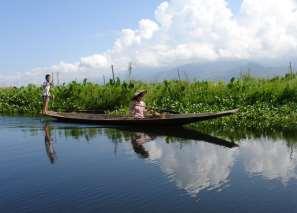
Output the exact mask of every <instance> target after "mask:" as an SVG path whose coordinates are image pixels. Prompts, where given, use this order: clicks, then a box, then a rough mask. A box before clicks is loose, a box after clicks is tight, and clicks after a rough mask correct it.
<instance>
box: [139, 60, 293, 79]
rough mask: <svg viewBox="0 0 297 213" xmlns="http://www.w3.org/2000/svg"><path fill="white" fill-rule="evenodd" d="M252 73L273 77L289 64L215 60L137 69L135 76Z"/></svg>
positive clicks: (200, 76) (197, 76)
mask: <svg viewBox="0 0 297 213" xmlns="http://www.w3.org/2000/svg"><path fill="white" fill-rule="evenodd" d="M247 72H248V73H250V74H251V75H253V76H258V77H273V76H276V75H284V74H286V73H288V72H289V65H287V66H285V65H280V66H265V65H261V64H259V63H256V62H250V61H244V60H236V61H235V60H229V61H215V62H208V63H197V64H187V65H183V66H179V67H176V68H173V69H167V70H162V69H158V70H141V72H137V70H136V71H135V72H134V73H133V78H134V79H137V80H145V81H160V80H165V79H168V80H169V79H179V76H180V78H181V79H183V80H224V81H229V80H230V79H231V78H232V77H239V76H240V74H242V73H247ZM178 73H179V75H178Z"/></svg>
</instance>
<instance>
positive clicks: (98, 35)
mask: <svg viewBox="0 0 297 213" xmlns="http://www.w3.org/2000/svg"><path fill="white" fill-rule="evenodd" d="M161 2H163V1H162V0H125V1H122V0H75V1H70V0H43V1H41V0H9V1H8V0H6V1H4V0H0V5H1V6H0V26H1V27H0V35H1V36H0V59H1V60H0V73H5V72H10V73H11V72H14V71H29V70H30V69H33V68H35V67H45V66H51V65H53V64H57V63H59V62H60V61H66V62H74V61H78V60H79V58H80V57H82V56H88V55H91V54H94V53H98V52H102V51H105V50H107V49H110V48H111V47H112V45H113V42H114V40H115V39H116V38H117V37H119V34H120V30H121V29H123V28H132V29H135V28H137V24H138V21H139V20H141V19H143V18H150V19H153V17H154V11H155V9H156V7H157V6H158V5H159V4H160V3H161ZM240 3H241V0H229V4H230V6H231V8H232V10H233V11H235V13H236V11H238V8H239V6H240Z"/></svg>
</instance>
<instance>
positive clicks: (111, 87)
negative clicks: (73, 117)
mask: <svg viewBox="0 0 297 213" xmlns="http://www.w3.org/2000/svg"><path fill="white" fill-rule="evenodd" d="M139 89H146V90H147V91H148V94H147V95H146V97H145V101H146V103H147V105H149V106H151V107H154V108H158V109H168V110H172V111H177V112H183V113H197V112H205V111H222V110H226V109H233V108H240V113H238V115H236V116H231V117H227V118H224V119H218V120H216V121H208V122H207V123H206V124H207V125H205V123H204V124H198V125H203V128H213V127H216V128H217V129H223V128H226V127H227V128H229V129H232V128H233V129H234V131H235V130H236V129H238V128H245V129H253V128H257V129H259V128H264V129H265V128H266V129H279V130H282V129H295V128H297V75H294V74H288V75H286V76H283V77H275V78H272V79H260V78H253V77H251V76H249V75H242V76H241V77H240V78H238V79H231V81H230V82H210V81H196V82H186V81H164V82H161V83H143V82H132V83H126V82H121V81H120V80H119V79H118V80H117V81H112V80H111V81H110V82H109V83H108V84H106V85H99V84H94V83H90V82H86V81H84V82H83V83H77V82H72V83H69V84H66V85H62V86H56V87H55V88H54V89H53V92H52V93H53V94H54V96H55V98H54V100H52V101H51V104H50V108H51V109H52V110H59V111H75V110H80V109H89V110H96V109H103V110H106V111H108V112H113V113H121V114H122V113H126V112H127V110H128V106H129V102H130V99H131V96H132V95H133V93H134V92H135V91H136V90H139ZM41 104H42V100H41V88H40V87H38V86H34V85H28V86H26V87H20V88H0V112H1V113H34V114H35V113H39V112H40V109H41ZM200 128H201V127H200Z"/></svg>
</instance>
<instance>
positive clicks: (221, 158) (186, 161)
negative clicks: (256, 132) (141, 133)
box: [145, 142, 238, 196]
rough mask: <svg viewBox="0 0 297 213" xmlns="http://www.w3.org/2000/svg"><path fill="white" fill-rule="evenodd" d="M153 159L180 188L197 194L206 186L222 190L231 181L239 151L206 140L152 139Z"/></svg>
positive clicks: (150, 150) (149, 148) (151, 154)
mask: <svg viewBox="0 0 297 213" xmlns="http://www.w3.org/2000/svg"><path fill="white" fill-rule="evenodd" d="M145 147H146V149H147V150H148V152H149V153H150V157H149V158H150V159H151V160H152V161H158V162H159V164H160V168H161V170H162V171H163V172H164V173H165V174H166V175H168V177H170V179H171V180H172V181H174V182H175V184H176V185H177V187H179V188H181V189H184V190H186V191H187V192H188V193H189V194H190V195H191V196H196V195H197V194H198V193H199V192H200V191H201V190H203V189H206V188H208V189H219V188H221V187H222V186H223V185H224V184H226V183H227V182H228V181H229V179H228V178H229V176H230V172H231V169H232V166H233V164H234V160H235V157H236V154H237V152H238V150H234V149H233V150H229V149H225V148H222V147H219V146H215V145H211V144H206V143H195V142H191V143H187V144H185V145H184V146H182V144H179V143H171V144H166V143H158V142H151V143H148V144H146V145H145Z"/></svg>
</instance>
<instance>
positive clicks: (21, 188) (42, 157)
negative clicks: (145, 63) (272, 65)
mask: <svg viewBox="0 0 297 213" xmlns="http://www.w3.org/2000/svg"><path fill="white" fill-rule="evenodd" d="M296 141H297V138H296ZM236 143H238V144H239V147H236V146H234V147H232V146H233V145H232V144H231V143H230V144H231V145H229V146H228V142H227V144H226V141H223V140H220V139H218V138H215V137H210V136H207V135H202V134H199V133H197V134H195V132H192V131H186V130H182V131H177V130H164V131H161V130H157V131H156V132H154V131H145V132H143V131H141V130H137V132H133V131H131V130H117V129H107V128H100V127H95V126H82V125H74V124H62V123H54V122H50V123H45V122H44V121H43V120H41V119H37V118H35V119H32V118H21V117H0V150H1V155H0V171H1V175H0V211H1V212H9V213H10V212H42V213H44V212H142V213H144V212H228V213H229V212H253V213H255V212H264V211H267V212H296V211H297V201H296V199H297V181H296V180H297V153H296V148H295V145H294V138H293V139H292V138H291V139H290V142H288V141H287V140H285V139H284V138H275V139H272V138H270V137H259V138H253V137H250V139H241V140H238V141H236ZM226 145H227V146H226Z"/></svg>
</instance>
